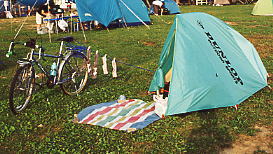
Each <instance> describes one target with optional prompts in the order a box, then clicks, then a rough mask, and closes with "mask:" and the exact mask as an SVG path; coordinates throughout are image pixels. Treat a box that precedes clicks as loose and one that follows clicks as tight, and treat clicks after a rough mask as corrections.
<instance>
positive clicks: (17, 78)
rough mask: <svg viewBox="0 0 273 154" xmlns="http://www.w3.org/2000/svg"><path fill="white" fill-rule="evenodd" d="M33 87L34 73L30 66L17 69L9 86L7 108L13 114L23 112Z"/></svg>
mask: <svg viewBox="0 0 273 154" xmlns="http://www.w3.org/2000/svg"><path fill="white" fill-rule="evenodd" d="M34 87H35V72H34V69H33V67H32V66H31V65H30V64H27V65H24V66H21V67H19V68H18V69H17V71H16V73H15V75H14V77H13V80H12V82H11V86H10V93H9V106H10V109H11V111H12V112H13V113H14V114H17V113H19V112H21V111H22V110H24V109H25V108H26V107H27V105H28V103H29V102H30V100H31V96H32V92H33V90H34Z"/></svg>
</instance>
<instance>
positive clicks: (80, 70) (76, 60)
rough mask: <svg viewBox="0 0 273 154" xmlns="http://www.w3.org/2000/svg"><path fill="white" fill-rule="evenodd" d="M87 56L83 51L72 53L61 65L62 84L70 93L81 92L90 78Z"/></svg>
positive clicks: (65, 90)
mask: <svg viewBox="0 0 273 154" xmlns="http://www.w3.org/2000/svg"><path fill="white" fill-rule="evenodd" d="M87 63H88V60H87V57H86V56H85V55H84V54H82V53H71V54H70V55H69V56H68V58H66V59H65V60H64V61H63V63H62V64H61V65H60V68H61V73H60V82H62V84H61V85H60V86H61V88H62V90H63V92H64V93H65V94H68V95H76V94H78V93H80V92H81V91H82V90H83V88H84V86H85V85H86V82H87V79H88V67H87Z"/></svg>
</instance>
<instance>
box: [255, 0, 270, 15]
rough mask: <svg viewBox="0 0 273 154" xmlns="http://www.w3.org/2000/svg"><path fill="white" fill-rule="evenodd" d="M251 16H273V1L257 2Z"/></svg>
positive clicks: (261, 0) (262, 0)
mask: <svg viewBox="0 0 273 154" xmlns="http://www.w3.org/2000/svg"><path fill="white" fill-rule="evenodd" d="M251 14H253V15H264V16H272V15H273V0H259V1H258V2H257V3H256V5H255V6H254V8H253V10H252V13H251Z"/></svg>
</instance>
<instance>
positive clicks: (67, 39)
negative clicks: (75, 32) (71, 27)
mask: <svg viewBox="0 0 273 154" xmlns="http://www.w3.org/2000/svg"><path fill="white" fill-rule="evenodd" d="M57 41H64V42H73V41H74V37H72V36H65V37H61V38H58V39H57Z"/></svg>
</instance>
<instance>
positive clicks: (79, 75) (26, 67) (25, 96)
mask: <svg viewBox="0 0 273 154" xmlns="http://www.w3.org/2000/svg"><path fill="white" fill-rule="evenodd" d="M59 41H61V45H60V50H59V52H58V55H50V54H45V53H44V51H45V50H44V48H43V47H41V46H38V45H36V41H35V40H34V39H30V40H29V41H28V42H26V43H20V42H19V43H18V42H16V43H15V42H11V45H10V47H9V51H8V53H12V52H13V50H14V46H15V44H23V45H24V46H26V47H29V48H31V51H30V52H29V53H28V56H27V58H24V59H19V60H18V61H17V63H18V64H19V67H18V69H17V71H16V73H15V75H14V77H13V79H12V81H11V85H10V91H9V106H10V109H11V111H12V112H13V113H14V114H18V113H19V112H21V111H23V110H24V109H25V108H26V107H27V105H28V104H29V102H30V100H31V98H32V95H33V93H34V91H35V85H39V86H42V85H45V84H46V85H47V86H48V87H49V88H52V87H54V86H55V85H60V87H61V89H62V91H63V92H64V93H65V94H67V95H77V94H79V93H80V92H81V91H82V90H83V89H84V86H85V85H86V83H87V79H88V73H89V71H88V70H89V67H90V65H89V58H88V57H87V56H86V53H85V52H86V50H85V49H86V48H85V47H82V48H78V47H79V46H74V45H72V44H71V42H72V41H74V39H73V37H64V38H60V39H59ZM64 43H66V44H64ZM63 46H65V47H66V50H65V53H64V54H63V53H62V50H63ZM37 49H38V51H39V52H35V51H36V50H37ZM84 50H85V51H84ZM87 52H88V51H87ZM45 57H48V58H54V59H57V62H55V61H54V63H53V64H52V65H51V68H50V70H47V69H46V68H45V67H44V66H43V65H42V64H41V63H40V60H44V61H46V59H45ZM36 66H37V67H38V68H39V69H40V71H41V72H42V75H40V74H36V73H35V72H36ZM40 76H42V80H41V82H39V83H38V82H36V79H38V78H39V77H40ZM44 78H46V79H47V81H46V82H44ZM37 81H38V80H37Z"/></svg>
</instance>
